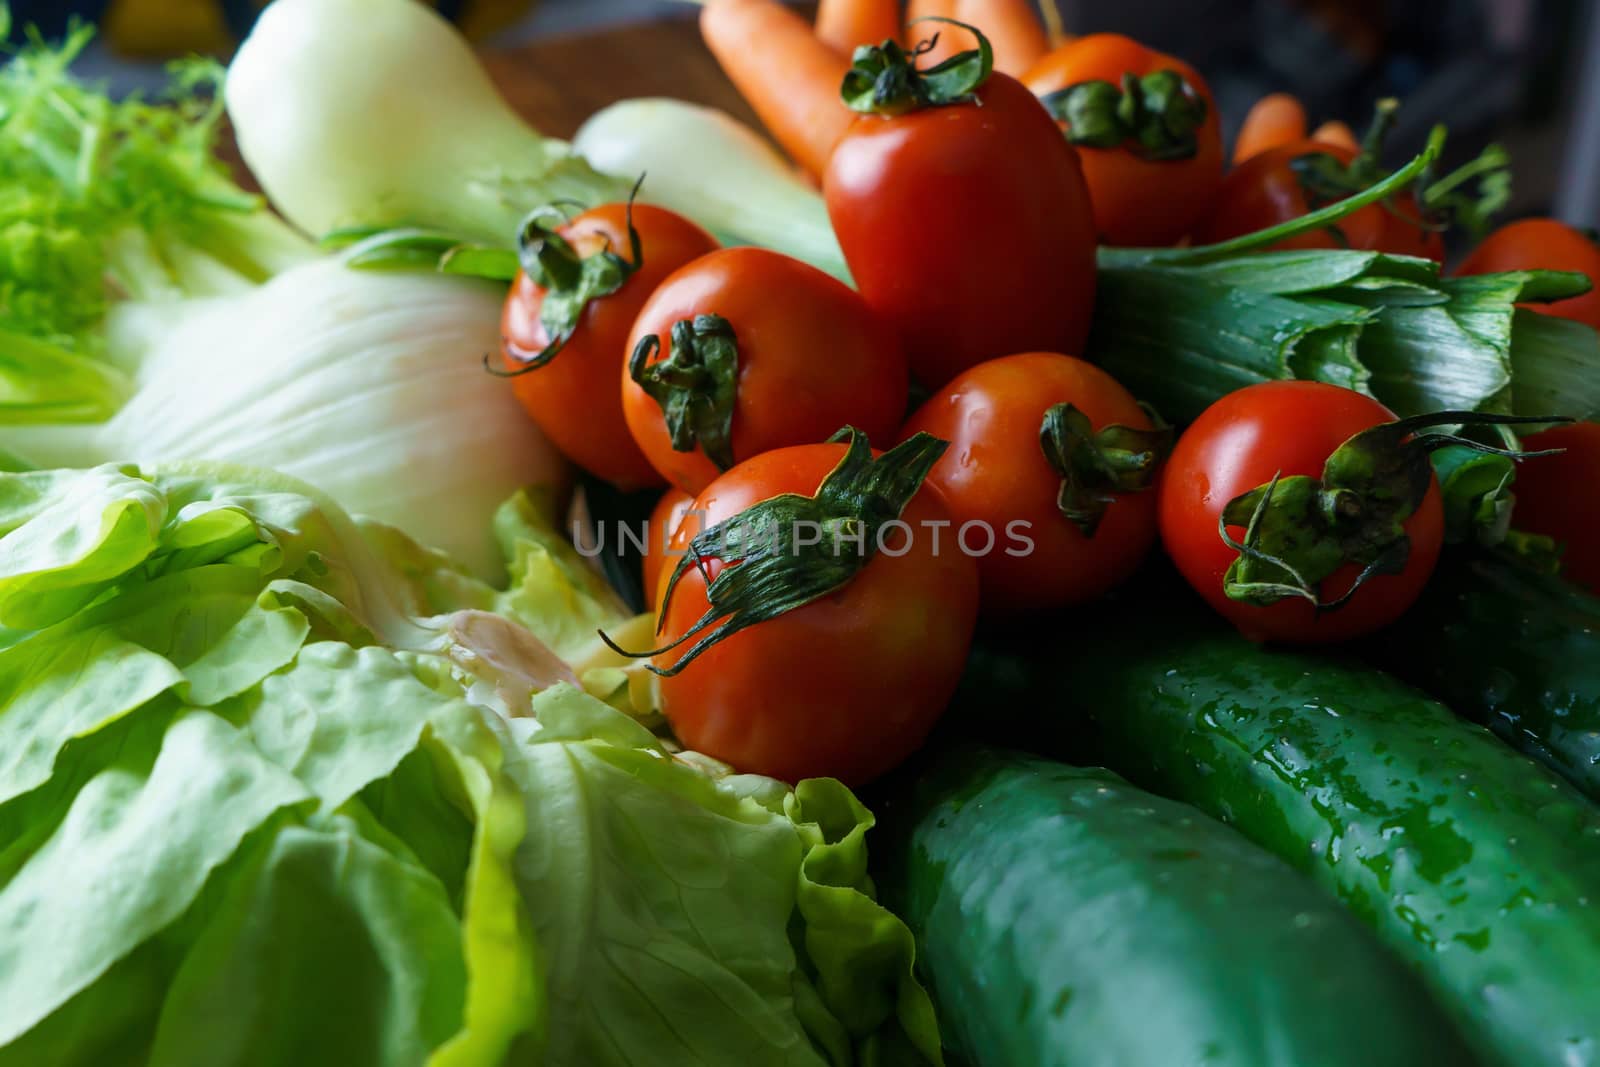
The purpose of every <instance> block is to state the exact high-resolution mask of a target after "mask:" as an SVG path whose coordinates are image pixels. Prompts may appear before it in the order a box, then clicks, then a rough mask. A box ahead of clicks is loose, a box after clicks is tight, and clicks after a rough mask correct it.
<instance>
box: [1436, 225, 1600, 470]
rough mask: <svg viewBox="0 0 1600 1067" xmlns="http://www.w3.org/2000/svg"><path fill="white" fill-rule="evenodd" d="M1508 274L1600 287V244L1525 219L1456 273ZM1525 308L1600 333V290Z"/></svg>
mask: <svg viewBox="0 0 1600 1067" xmlns="http://www.w3.org/2000/svg"><path fill="white" fill-rule="evenodd" d="M1503 270H1575V271H1578V272H1579V273H1581V274H1587V275H1588V276H1589V280H1590V281H1591V282H1594V283H1595V284H1596V285H1597V286H1600V245H1597V244H1595V242H1594V240H1593V239H1592V238H1590V237H1589V236H1588V235H1587V234H1584V233H1581V232H1579V231H1578V230H1575V229H1573V228H1572V227H1571V226H1568V225H1566V224H1565V223H1561V222H1557V221H1556V220H1555V219H1523V220H1521V221H1520V222H1513V223H1509V224H1508V225H1505V226H1502V227H1500V228H1499V229H1498V230H1496V231H1494V232H1493V233H1491V234H1490V235H1489V236H1488V237H1486V238H1484V241H1483V243H1482V244H1480V245H1479V246H1478V247H1477V248H1475V249H1473V251H1472V255H1470V256H1468V257H1467V260H1466V262H1465V263H1463V264H1461V269H1460V270H1459V271H1457V272H1456V273H1458V274H1492V273H1494V272H1496V271H1503ZM1521 306H1522V307H1526V308H1530V309H1532V310H1534V311H1540V312H1543V313H1544V314H1546V315H1558V316H1560V317H1561V318H1564V319H1572V320H1573V321H1575V322H1582V323H1587V324H1588V325H1590V326H1593V327H1594V328H1595V329H1597V330H1600V289H1591V290H1590V291H1589V292H1587V293H1584V294H1583V295H1582V296H1575V297H1572V298H1571V299H1569V300H1558V301H1556V302H1555V303H1554V304H1523V305H1521ZM1519 477H1520V476H1519Z"/></svg>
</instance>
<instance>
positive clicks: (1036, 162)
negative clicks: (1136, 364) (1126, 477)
mask: <svg viewBox="0 0 1600 1067" xmlns="http://www.w3.org/2000/svg"><path fill="white" fill-rule="evenodd" d="M948 32H950V33H952V34H958V33H960V32H961V31H960V30H957V29H949V30H948ZM913 77H915V75H913ZM823 191H824V193H825V194H826V196H827V201H828V217H829V218H830V219H831V220H832V221H833V228H834V230H835V232H836V233H837V234H838V236H839V245H840V247H841V248H842V249H843V250H844V255H845V259H846V260H847V261H848V262H849V264H850V272H851V274H852V275H854V277H855V281H856V285H857V286H858V287H859V288H860V290H861V295H862V296H863V297H864V298H865V299H866V301H867V303H868V304H870V305H872V307H873V308H875V309H876V310H877V311H878V312H880V313H881V314H882V315H883V316H884V317H885V318H886V319H888V320H889V321H890V322H891V323H893V324H894V326H895V328H896V329H897V330H898V331H899V333H900V336H901V338H902V339H903V340H904V342H905V347H906V353H907V355H908V357H909V359H910V361H911V372H912V374H913V376H914V377H915V378H916V379H917V380H918V381H919V382H921V383H922V384H923V385H925V386H927V387H928V388H930V389H937V388H938V387H939V386H941V385H943V384H944V383H945V382H947V381H949V380H950V379H951V378H953V377H955V376H956V375H957V374H959V373H960V372H961V371H963V370H966V369H967V368H968V367H971V366H973V365H974V364H977V363H981V362H982V361H984V360H986V359H992V358H994V357H995V356H1002V355H1005V354H1007V353H1010V352H1024V351H1028V350H1030V349H1051V350H1056V349H1059V350H1062V351H1069V352H1071V351H1077V350H1078V349H1079V348H1081V347H1082V345H1083V341H1084V339H1085V338H1086V337H1087V336H1088V331H1089V318H1090V314H1091V313H1092V311H1093V308H1094V285H1095V258H1094V252H1095V248H1094V246H1095V237H1094V222H1093V218H1092V216H1091V214H1090V207H1089V195H1088V190H1087V189H1086V188H1085V187H1084V184H1083V174H1082V172H1081V170H1080V169H1079V167H1078V160H1077V155H1076V153H1074V152H1073V150H1072V148H1071V146H1070V145H1068V144H1067V143H1066V142H1065V141H1064V140H1063V138H1062V137H1061V133H1060V131H1059V130H1058V129H1057V127H1056V125H1055V123H1054V122H1052V121H1051V119H1050V116H1049V115H1048V114H1047V113H1046V112H1045V110H1044V108H1042V107H1041V106H1040V105H1039V102H1038V101H1037V100H1035V99H1034V98H1033V96H1032V94H1030V93H1029V92H1028V91H1027V90H1026V89H1024V88H1023V87H1022V86H1021V84H1019V83H1018V82H1017V81H1015V80H1014V79H1012V78H1010V77H1008V76H1006V75H1004V74H989V75H988V76H987V77H986V78H985V79H984V80H983V81H982V82H981V83H980V84H979V86H978V87H977V88H976V89H975V90H974V92H973V93H971V94H963V95H962V96H960V97H958V98H956V99H955V100H952V101H950V102H945V103H940V104H935V105H932V106H925V107H917V108H914V109H912V110H908V111H896V112H895V113H893V114H863V115H861V116H860V117H858V118H857V119H856V120H855V122H854V123H852V124H851V126H850V128H849V129H848V130H846V131H845V135H844V137H843V138H842V139H841V140H840V141H839V143H838V145H837V146H835V148H834V150H833V157H832V158H831V159H830V160H829V162H828V170H827V173H826V175H825V176H824V178H823Z"/></svg>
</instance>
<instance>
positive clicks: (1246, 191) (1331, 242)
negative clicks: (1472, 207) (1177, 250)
mask: <svg viewBox="0 0 1600 1067" xmlns="http://www.w3.org/2000/svg"><path fill="white" fill-rule="evenodd" d="M1317 153H1322V154H1324V155H1327V156H1330V157H1332V158H1333V159H1334V160H1336V161H1337V162H1338V163H1339V164H1341V165H1348V164H1349V163H1350V161H1351V160H1353V159H1355V158H1356V156H1357V155H1358V152H1357V151H1356V150H1355V149H1353V148H1350V147H1349V146H1347V145H1342V144H1332V143H1328V142H1322V141H1314V140H1303V141H1296V142H1294V143H1292V144H1287V145H1281V146H1279V147H1277V148H1270V149H1268V150H1267V151H1265V152H1262V153H1260V154H1259V155H1256V156H1252V157H1251V158H1249V159H1247V160H1245V161H1244V162H1243V163H1241V164H1240V165H1239V166H1237V167H1235V168H1234V169H1233V170H1232V171H1231V172H1230V173H1229V174H1228V176H1227V178H1225V179H1224V180H1223V182H1222V185H1221V187H1220V188H1219V189H1218V190H1217V194H1216V196H1215V197H1214V198H1213V200H1212V203H1211V210H1210V211H1209V212H1208V213H1207V214H1206V216H1205V218H1203V219H1202V220H1201V221H1200V223H1199V226H1198V228H1197V229H1196V231H1195V241H1196V243H1198V244H1212V243H1215V242H1217V241H1226V240H1228V239H1229V238H1230V237H1239V236H1242V235H1243V234H1247V233H1254V232H1255V231H1256V230H1261V229H1265V228H1266V227H1268V226H1276V225H1278V224H1279V223H1281V222H1288V221H1289V220H1291V219H1297V218H1299V217H1300V216H1302V215H1305V214H1308V213H1309V212H1311V211H1314V210H1316V209H1317V208H1321V207H1326V206H1327V205H1328V204H1330V203H1334V202H1337V201H1339V200H1342V199H1344V197H1345V196H1348V195H1350V193H1349V192H1346V193H1344V195H1333V194H1330V193H1328V192H1327V191H1325V192H1324V194H1318V193H1317V192H1316V190H1315V189H1309V190H1308V189H1307V187H1306V184H1305V180H1304V179H1302V177H1301V175H1300V174H1299V173H1297V172H1296V169H1295V168H1296V163H1295V160H1297V159H1301V158H1302V157H1308V156H1312V155H1315V154H1317ZM1420 218H1421V216H1420V212H1419V209H1418V207H1417V203H1416V198H1415V197H1413V196H1411V195H1409V194H1408V195H1406V196H1404V197H1400V198H1397V199H1396V201H1395V202H1394V203H1391V204H1387V205H1386V204H1384V203H1383V202H1381V201H1380V202H1379V203H1376V204H1369V205H1367V206H1366V207H1364V208H1358V209H1357V210H1355V211H1353V212H1351V213H1350V214H1349V215H1346V216H1345V217H1344V218H1343V219H1341V220H1339V223H1338V230H1339V233H1338V234H1334V233H1332V232H1330V231H1328V230H1312V231H1310V232H1309V233H1303V234H1300V235H1299V236H1297V237H1291V238H1289V239H1287V240H1284V241H1279V242H1277V243H1276V244H1274V245H1271V246H1270V248H1273V249H1292V248H1355V249H1362V250H1366V251H1374V252H1390V253H1393V254H1395V255H1401V256H1421V257H1424V258H1426V259H1433V260H1442V259H1443V258H1444V239H1443V238H1442V237H1441V236H1440V235H1439V233H1438V231H1437V230H1434V229H1431V228H1428V227H1426V226H1423V225H1422V224H1421V221H1420ZM1340 235H1342V238H1343V239H1342V240H1341V237H1340Z"/></svg>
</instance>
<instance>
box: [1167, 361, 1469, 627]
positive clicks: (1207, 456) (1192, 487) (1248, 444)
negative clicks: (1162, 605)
mask: <svg viewBox="0 0 1600 1067" xmlns="http://www.w3.org/2000/svg"><path fill="white" fill-rule="evenodd" d="M1394 418H1395V416H1394V413H1393V412H1391V411H1390V410H1389V409H1388V408H1386V407H1384V406H1383V405H1382V404H1380V403H1378V402H1377V401H1376V400H1373V399H1372V398H1371V397H1367V396H1363V395H1362V394H1360V393H1357V392H1354V391H1353V390H1349V389H1342V388H1340V387H1339V386H1336V385H1324V384H1322V383H1321V382H1266V383H1264V384H1261V385H1252V386H1249V387H1247V388H1245V389H1240V390H1239V391H1238V392H1235V393H1230V394H1228V395H1227V396H1225V397H1223V398H1222V399H1221V400H1218V401H1217V402H1216V403H1215V404H1213V405H1211V406H1210V407H1209V408H1207V409H1206V410H1205V411H1204V412H1202V413H1201V415H1200V417H1199V418H1198V419H1196V420H1195V421H1194V422H1193V423H1192V424H1190V426H1189V428H1188V429H1187V430H1186V431H1184V434H1183V436H1182V437H1180V438H1179V439H1178V444H1177V446H1176V447H1175V448H1174V449H1173V452H1172V456H1171V457H1170V458H1169V459H1168V460H1167V466H1166V468H1165V469H1164V471H1163V474H1162V478H1161V485H1160V488H1159V494H1160V496H1159V500H1158V507H1159V517H1160V526H1161V541H1162V544H1163V545H1164V546H1165V547H1166V550H1167V554H1168V555H1169V556H1171V557H1172V561H1173V563H1175V564H1177V567H1178V570H1179V571H1180V572H1181V573H1182V574H1183V576H1184V577H1185V578H1186V579H1187V580H1188V581H1189V584H1190V585H1192V586H1194V588H1195V590H1196V591H1197V592H1199V594H1200V595H1201V596H1202V597H1204V598H1205V600H1206V601H1207V602H1208V603H1209V604H1210V605H1211V606H1212V607H1213V608H1215V609H1216V610H1217V612H1218V613H1219V614H1221V615H1222V616H1223V617H1225V618H1226V619H1228V621H1230V622H1232V623H1233V624H1234V626H1236V627H1238V629H1239V632H1240V633H1242V634H1244V636H1246V637H1248V638H1250V639H1251V640H1253V641H1266V640H1270V641H1281V642H1286V643H1292V644H1321V643H1325V642H1333V641H1344V640H1348V639H1350V638H1353V637H1359V636H1362V635H1364V634H1368V633H1372V632H1373V631H1375V630H1378V629H1381V628H1382V627H1384V626H1387V625H1388V624H1389V623H1391V622H1393V621H1394V620H1396V619H1397V618H1399V617H1400V616H1401V615H1402V614H1403V613H1404V612H1405V610H1406V609H1407V608H1408V607H1410V606H1411V604H1412V603H1413V602H1414V601H1415V600H1416V599H1417V596H1418V594H1420V593H1421V592H1422V587H1423V586H1424V585H1425V584H1426V583H1427V581H1428V577H1429V576H1430V575H1431V574H1432V573H1433V568H1434V565H1435V564H1436V563H1437V562H1438V560H1439V548H1440V545H1441V544H1442V542H1443V540H1444V508H1443V506H1442V504H1441V503H1440V498H1439V485H1438V482H1437V481H1436V480H1435V481H1433V482H1432V484H1431V485H1430V486H1429V488H1428V492H1427V495H1426V496H1425V497H1423V500H1422V504H1421V506H1419V507H1418V508H1417V510H1416V511H1415V512H1414V513H1413V514H1412V516H1411V517H1410V518H1409V519H1407V520H1406V521H1405V523H1404V528H1405V531H1406V534H1407V535H1408V536H1409V537H1410V539H1411V556H1410V559H1409V561H1408V562H1407V564H1406V568H1405V570H1404V571H1403V572H1401V573H1400V574H1396V575H1381V576H1378V577H1375V578H1372V579H1371V580H1369V581H1368V582H1367V584H1366V585H1364V586H1363V587H1362V588H1361V589H1360V590H1359V591H1357V593H1356V595H1355V596H1354V597H1353V598H1352V599H1351V600H1350V602H1349V603H1347V604H1345V605H1344V606H1343V607H1341V608H1339V609H1337V610H1335V611H1331V612H1326V613H1324V614H1322V615H1320V616H1319V615H1318V614H1317V613H1316V612H1315V610H1314V609H1313V608H1312V606H1311V605H1310V604H1309V603H1307V602H1306V601H1304V600H1301V599H1298V598H1291V599H1288V600H1281V601H1279V602H1277V603H1275V604H1270V605H1265V606H1263V605H1256V604H1246V603H1244V602H1242V601H1237V600H1230V599H1228V597H1227V596H1226V594H1224V593H1223V589H1222V579H1223V575H1224V574H1225V573H1226V571H1227V569H1228V567H1229V565H1230V564H1232V563H1233V561H1234V559H1235V558H1236V557H1237V555H1238V553H1237V552H1235V551H1234V550H1233V549H1231V548H1229V547H1228V546H1227V545H1226V544H1225V543H1223V541H1222V538H1221V537H1220V536H1218V533H1217V522H1218V520H1219V519H1220V518H1221V517H1222V510H1223V508H1224V507H1226V506H1227V504H1228V502H1229V501H1230V500H1233V499H1234V498H1235V497H1237V496H1240V495H1241V494H1243V493H1246V492H1249V491H1250V490H1251V489H1254V488H1255V487H1256V486H1258V485H1265V484H1266V483H1267V482H1270V481H1271V480H1272V476H1273V475H1274V474H1276V473H1279V472H1281V473H1282V474H1283V476H1284V477H1289V476H1292V475H1296V474H1305V475H1310V476H1312V477H1321V475H1322V466H1323V464H1324V463H1325V462H1327V459H1328V456H1329V455H1331V454H1332V453H1333V451H1334V450H1335V449H1336V448H1338V447H1339V446H1340V445H1342V444H1343V443H1344V442H1345V441H1347V440H1348V439H1349V438H1351V437H1353V436H1354V435H1355V434H1357V433H1360V432H1361V431H1362V430H1366V429H1370V428H1371V427H1373V426H1376V425H1378V424H1379V423H1384V422H1392V421H1394ZM1228 533H1229V536H1231V537H1233V538H1234V539H1235V540H1238V541H1242V540H1243V539H1244V528H1243V527H1237V526H1230V527H1228ZM1359 571H1360V569H1359V568H1358V567H1356V566H1354V565H1350V564H1347V565H1346V566H1344V567H1341V568H1340V569H1339V570H1337V571H1335V572H1334V573H1333V574H1332V575H1331V576H1329V578H1328V579H1327V580H1326V581H1324V582H1323V583H1322V589H1321V595H1322V598H1323V599H1324V600H1332V599H1334V598H1336V597H1338V596H1339V595H1341V594H1342V593H1344V592H1345V591H1346V590H1348V589H1349V588H1350V585H1351V583H1352V582H1353V581H1354V580H1355V578H1356V575H1357V574H1358V573H1359Z"/></svg>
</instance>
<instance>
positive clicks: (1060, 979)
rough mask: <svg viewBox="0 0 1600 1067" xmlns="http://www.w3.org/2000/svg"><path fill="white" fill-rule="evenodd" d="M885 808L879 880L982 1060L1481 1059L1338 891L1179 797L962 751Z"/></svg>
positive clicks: (971, 1052) (1109, 1065)
mask: <svg viewBox="0 0 1600 1067" xmlns="http://www.w3.org/2000/svg"><path fill="white" fill-rule="evenodd" d="M878 806H879V808H880V811H882V812H883V813H884V815H885V819H884V824H883V826H884V828H883V829H882V830H880V831H879V834H878V835H877V840H875V841H874V844H873V850H874V855H875V856H885V857H886V861H887V863H888V868H889V869H888V871H887V873H885V874H884V875H883V876H882V877H880V878H879V880H878V885H879V889H880V890H881V891H882V893H883V894H884V897H885V900H886V902H888V903H890V904H891V905H892V906H897V911H898V912H899V914H901V915H902V916H904V917H905V919H906V921H907V922H908V923H909V924H910V926H911V928H912V930H913V931H914V932H915V933H916V935H917V953H918V960H919V961H920V968H921V973H922V975H923V977H924V979H925V980H926V981H927V982H928V984H929V986H930V989H931V990H932V992H933V995H934V998H935V1001H936V1003H937V1005H938V1008H939V1016H940V1020H941V1025H942V1027H943V1030H944V1033H945V1038H946V1041H947V1043H949V1044H950V1045H951V1047H952V1049H953V1050H954V1051H955V1052H956V1053H957V1054H959V1055H961V1056H964V1057H966V1058H968V1059H969V1060H970V1061H971V1062H972V1063H973V1064H975V1065H977V1067H1058V1065H1060V1067H1066V1065H1072V1067H1091V1065H1104V1067H1125V1065H1133V1067H1143V1065H1160V1067H1166V1065H1180V1064H1209V1065H1218V1067H1222V1065H1229V1067H1245V1065H1252V1067H1254V1065H1268V1064H1270V1065H1278V1067H1339V1065H1349V1067H1386V1065H1391V1064H1392V1065H1394V1067H1420V1065H1426V1064H1441V1065H1442V1064H1451V1065H1455V1064H1465V1063H1470V1062H1472V1059H1471V1056H1470V1054H1469V1053H1468V1052H1467V1051H1466V1049H1465V1047H1464V1045H1463V1044H1462V1042H1461V1039H1460V1038H1459V1037H1458V1035H1457V1033H1456V1031H1455V1030H1454V1028H1453V1026H1452V1025H1451V1023H1450V1022H1449V1021H1448V1020H1447V1019H1446V1018H1445V1016H1444V1015H1443V1013H1442V1012H1441V1011H1440V1009H1439V1008H1438V1007H1437V1006H1436V1005H1435V1004H1434V1003H1433V1002H1432V1001H1431V1000H1430V998H1429V996H1428V994H1427V993H1426V991H1425V990H1424V989H1423V988H1422V986H1421V984H1420V983H1418V982H1417V981H1416V979H1415V978H1414V976H1412V975H1411V974H1410V973H1409V972H1408V971H1407V969H1406V968H1405V966H1404V965H1403V964H1401V963H1400V962H1399V961H1398V960H1397V959H1395V958H1393V957H1392V956H1390V955H1389V954H1388V953H1387V952H1386V951H1384V949H1383V948H1382V947H1381V946H1380V945H1378V943H1377V941H1376V940H1375V939H1374V938H1373V937H1372V935H1371V934H1370V933H1369V932H1368V931H1367V930H1365V929H1363V928H1362V927H1361V925H1360V923H1359V922H1357V921H1356V920H1355V919H1354V918H1353V917H1352V916H1350V915H1349V913H1348V912H1346V911H1345V910H1344V909H1343V908H1341V907H1340V906H1339V903H1338V901H1337V900H1335V899H1334V898H1333V897H1331V896H1329V895H1328V894H1327V893H1326V892H1324V891H1323V890H1321V889H1319V888H1317V887H1316V886H1314V885H1312V884H1311V883H1310V882H1309V881H1307V880H1306V879H1305V878H1304V877H1303V876H1301V875H1300V874H1298V873H1296V872H1295V871H1293V870H1291V869H1290V868H1289V867H1288V866H1287V865H1286V864H1284V863H1283V862H1282V861H1280V860H1278V859H1277V858H1276V857H1273V856H1271V855H1269V854H1268V853H1266V852H1264V851H1263V850H1261V849H1259V848H1257V847H1256V846H1254V845H1252V844H1250V842H1248V841H1246V840H1245V839H1244V838H1243V837H1241V836H1240V835H1239V834H1237V833H1235V832H1234V831H1233V830H1230V829H1228V828H1227V827H1226V826H1223V825H1222V824H1221V823H1218V822H1215V821H1213V820H1211V819H1208V818H1206V817H1205V816H1204V815H1202V814H1200V813H1199V812H1197V811H1195V810H1194V809H1193V808H1190V807H1188V806H1187V805H1183V804H1177V803H1174V802H1172V801H1169V800H1162V799H1161V798H1159V797H1154V796H1151V795H1150V794H1148V793H1145V792H1143V791H1142V790H1139V789H1136V788H1134V787H1133V786H1131V785H1129V784H1128V783H1126V782H1124V781H1123V780H1122V779H1120V778H1118V777H1117V776H1116V775H1114V774H1111V773H1110V772H1108V771H1103V770H1080V769H1077V768H1073V767H1068V766H1066V765H1064V764H1059V763H1053V762H1048V761H1045V760H1039V759H1032V758H1028V757H1023V756H1018V755H1013V754H1009V753H1004V752H998V751H994V750H978V751H971V750H956V751H952V752H949V753H946V754H945V755H944V756H943V757H942V758H940V759H938V760H937V761H936V762H935V764H934V766H933V767H932V768H931V769H928V770H926V771H925V772H924V773H921V774H919V775H918V776H917V777H916V780H915V783H914V785H912V786H910V787H909V789H908V794H907V795H904V796H900V797H891V798H889V799H887V800H880V801H879V805H878ZM886 837H887V838H888V841H887V842H886V841H885V838H886Z"/></svg>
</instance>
